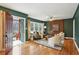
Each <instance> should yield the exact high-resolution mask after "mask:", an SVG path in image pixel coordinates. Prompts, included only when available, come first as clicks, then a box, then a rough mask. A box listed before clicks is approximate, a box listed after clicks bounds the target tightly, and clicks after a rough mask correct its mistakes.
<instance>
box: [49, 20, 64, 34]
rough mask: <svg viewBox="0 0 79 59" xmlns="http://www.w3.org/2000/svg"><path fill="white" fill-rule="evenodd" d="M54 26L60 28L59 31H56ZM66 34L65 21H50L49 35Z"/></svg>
mask: <svg viewBox="0 0 79 59" xmlns="http://www.w3.org/2000/svg"><path fill="white" fill-rule="evenodd" d="M54 25H57V26H58V30H54V27H53V26H54ZM60 32H64V20H53V21H49V33H51V34H52V35H54V34H58V33H60Z"/></svg>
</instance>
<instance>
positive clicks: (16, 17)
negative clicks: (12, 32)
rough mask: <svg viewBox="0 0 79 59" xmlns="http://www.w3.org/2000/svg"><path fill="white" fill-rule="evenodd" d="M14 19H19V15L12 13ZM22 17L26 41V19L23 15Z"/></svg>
mask: <svg viewBox="0 0 79 59" xmlns="http://www.w3.org/2000/svg"><path fill="white" fill-rule="evenodd" d="M12 16H13V18H14V19H18V17H19V16H15V15H12ZM19 18H20V19H22V20H24V42H25V41H26V19H25V18H23V17H19Z"/></svg>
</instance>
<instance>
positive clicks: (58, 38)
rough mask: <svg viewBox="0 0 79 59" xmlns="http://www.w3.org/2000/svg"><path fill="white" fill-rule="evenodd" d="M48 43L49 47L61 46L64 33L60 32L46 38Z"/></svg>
mask: <svg viewBox="0 0 79 59" xmlns="http://www.w3.org/2000/svg"><path fill="white" fill-rule="evenodd" d="M48 45H49V46H51V47H54V46H56V45H57V46H63V45H64V33H63V32H60V33H59V34H56V35H54V36H53V37H51V38H48Z"/></svg>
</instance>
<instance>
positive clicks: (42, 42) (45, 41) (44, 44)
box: [34, 39, 62, 50]
mask: <svg viewBox="0 0 79 59" xmlns="http://www.w3.org/2000/svg"><path fill="white" fill-rule="evenodd" d="M34 42H36V43H38V44H41V45H43V46H46V47H48V48H53V49H57V50H62V47H60V46H54V47H51V46H50V45H49V44H48V41H47V40H44V39H40V40H35V41H34Z"/></svg>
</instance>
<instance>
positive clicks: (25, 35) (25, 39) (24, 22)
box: [20, 17, 26, 42]
mask: <svg viewBox="0 0 79 59" xmlns="http://www.w3.org/2000/svg"><path fill="white" fill-rule="evenodd" d="M20 19H22V20H24V42H25V41H26V19H25V18H23V17H20Z"/></svg>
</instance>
